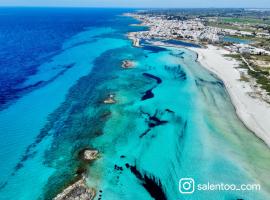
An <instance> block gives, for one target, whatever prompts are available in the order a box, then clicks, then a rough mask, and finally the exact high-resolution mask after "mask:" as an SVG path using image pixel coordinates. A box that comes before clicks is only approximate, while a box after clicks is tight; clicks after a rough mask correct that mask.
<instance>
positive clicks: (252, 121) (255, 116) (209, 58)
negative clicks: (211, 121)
mask: <svg viewBox="0 0 270 200" xmlns="http://www.w3.org/2000/svg"><path fill="white" fill-rule="evenodd" d="M189 49H190V50H192V51H194V52H196V53H197V54H198V61H199V62H200V63H201V64H202V65H203V66H204V67H205V68H207V69H208V70H210V71H211V72H213V73H215V74H216V75H217V76H218V77H219V78H220V79H221V80H222V81H223V82H224V84H225V86H226V88H227V91H228V93H229V94H230V97H231V99H232V102H233V104H234V106H235V109H236V113H237V115H238V116H239V118H240V119H241V120H242V121H243V122H244V124H245V125H246V126H247V127H248V128H249V129H250V130H251V131H253V132H254V133H255V134H256V135H257V136H258V137H259V138H261V139H262V140H263V141H264V142H265V143H266V144H267V145H268V146H269V147H270V105H269V104H267V103H266V102H264V101H262V100H260V99H255V98H252V97H250V96H249V95H248V92H251V91H252V89H251V87H250V86H249V84H248V83H245V82H243V81H239V79H240V72H239V71H238V70H237V69H236V68H235V67H237V66H239V63H238V62H237V61H235V60H233V59H229V58H225V57H224V56H223V55H224V54H228V53H229V52H228V51H226V50H223V49H219V48H217V47H214V46H210V45H209V46H208V47H207V48H205V49H203V48H201V49H199V48H189Z"/></svg>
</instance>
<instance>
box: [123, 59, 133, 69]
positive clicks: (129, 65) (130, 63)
mask: <svg viewBox="0 0 270 200" xmlns="http://www.w3.org/2000/svg"><path fill="white" fill-rule="evenodd" d="M122 68H124V69H131V68H134V62H133V61H131V60H124V61H123V62H122Z"/></svg>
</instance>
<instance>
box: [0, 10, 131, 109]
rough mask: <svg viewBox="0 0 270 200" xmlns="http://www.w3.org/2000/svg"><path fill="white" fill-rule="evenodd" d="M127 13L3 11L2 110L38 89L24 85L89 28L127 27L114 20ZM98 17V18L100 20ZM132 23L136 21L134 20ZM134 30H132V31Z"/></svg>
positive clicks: (0, 27) (0, 37)
mask: <svg viewBox="0 0 270 200" xmlns="http://www.w3.org/2000/svg"><path fill="white" fill-rule="evenodd" d="M125 11H127V10H125V9H113V10H112V9H87V8H80V9H78V8H76V9H74V8H65V9H61V8H53V9H52V8H23V9H22V8H1V9H0V67H1V70H0V78H1V80H0V110H1V109H4V108H5V107H7V106H8V105H9V104H10V103H11V102H12V101H13V100H15V99H18V98H19V97H20V96H21V95H23V94H24V93H26V92H29V91H32V90H33V89H35V87H37V86H38V85H23V86H22V83H23V82H24V81H25V80H26V79H27V77H28V76H30V75H33V74H35V73H36V71H37V68H38V66H39V65H40V64H42V63H43V62H45V61H48V60H49V59H50V58H51V57H52V56H54V55H56V54H57V53H59V52H60V51H61V50H62V44H63V42H64V41H65V40H67V39H68V38H70V37H71V36H73V35H75V34H76V33H78V32H80V31H83V30H84V29H85V28H87V27H88V28H89V27H100V26H107V27H111V26H114V27H116V26H118V28H121V26H125V27H126V24H121V23H119V22H118V23H117V24H114V23H111V19H112V18H113V17H115V16H117V15H120V14H121V13H123V12H125ZM97 16H98V17H97ZM130 21H132V20H130ZM130 28H132V27H130Z"/></svg>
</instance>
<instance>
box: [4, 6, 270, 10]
mask: <svg viewBox="0 0 270 200" xmlns="http://www.w3.org/2000/svg"><path fill="white" fill-rule="evenodd" d="M0 8H103V9H104V8H105V9H106V8H115V9H262V10H267V9H270V7H269V8H259V7H257V8H256V7H218V6H217V7H136V6H134V7H126V6H74V5H59V6H57V5H0Z"/></svg>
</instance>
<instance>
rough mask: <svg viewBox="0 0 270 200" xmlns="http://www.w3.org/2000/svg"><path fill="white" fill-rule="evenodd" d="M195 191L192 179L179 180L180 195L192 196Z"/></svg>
mask: <svg viewBox="0 0 270 200" xmlns="http://www.w3.org/2000/svg"><path fill="white" fill-rule="evenodd" d="M194 190H195V184H194V179H193V178H181V179H180V181H179V191H180V193H182V194H192V193H193V192H194Z"/></svg>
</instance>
